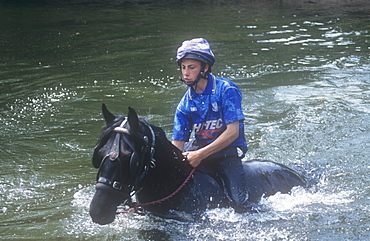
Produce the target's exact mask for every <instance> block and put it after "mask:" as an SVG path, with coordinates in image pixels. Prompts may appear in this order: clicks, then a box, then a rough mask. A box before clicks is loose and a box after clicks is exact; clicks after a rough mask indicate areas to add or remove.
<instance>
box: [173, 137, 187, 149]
mask: <svg viewBox="0 0 370 241" xmlns="http://www.w3.org/2000/svg"><path fill="white" fill-rule="evenodd" d="M172 144H173V145H174V146H176V147H177V148H179V149H180V151H183V150H184V144H185V141H177V140H173V141H172Z"/></svg>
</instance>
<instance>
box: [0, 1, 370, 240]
mask: <svg viewBox="0 0 370 241" xmlns="http://www.w3.org/2000/svg"><path fill="white" fill-rule="evenodd" d="M9 2H11V1H0V26H1V27H0V60H1V61H0V76H1V77H0V142H1V146H0V164H1V171H0V238H1V239H2V240H44V239H45V240H369V238H370V218H369V216H370V209H369V203H370V189H369V187H370V178H369V175H370V163H369V161H368V158H369V156H370V144H369V140H370V129H369V119H370V118H369V117H370V116H369V115H370V57H369V52H370V43H369V40H370V38H369V30H370V17H369V16H370V14H369V13H370V7H369V4H368V3H367V2H366V1H345V0H343V1H337V2H339V3H336V4H334V3H333V2H334V1H284V0H282V1H267V0H261V1H233V2H232V3H230V2H228V3H227V4H226V3H225V1H204V2H200V3H199V2H196V1H194V2H192V3H189V2H186V1H184V2H180V1H179V3H173V2H171V4H167V3H166V1H132V2H128V1H118V0H116V1H110V3H109V4H104V3H99V1H90V2H93V3H86V2H89V1H81V2H85V3H83V4H78V3H76V2H77V1H57V0H55V1H50V2H48V3H45V2H47V1H34V3H33V4H29V3H27V1H13V3H9ZM14 2H15V3H14ZM63 2H69V4H65V3H63ZM101 2H104V1H101ZM175 2H176V1H175ZM246 2H247V3H246ZM193 37H204V38H206V39H207V40H208V41H209V42H210V43H211V46H212V48H213V50H214V53H215V55H216V58H217V60H216V64H215V66H214V68H213V73H214V74H215V75H218V76H222V77H226V78H230V79H231V80H233V81H234V82H235V83H237V84H238V86H239V87H240V89H241V91H242V93H243V96H244V99H243V108H244V112H245V117H246V121H245V124H246V130H245V136H246V139H247V140H248V143H249V152H248V154H247V158H246V159H252V158H262V159H271V160H275V161H277V162H280V163H284V164H286V165H289V166H293V167H296V168H298V169H300V170H301V171H304V172H306V173H308V174H309V175H310V176H311V177H314V178H315V179H316V180H317V181H318V184H317V185H316V186H314V187H312V188H311V189H308V190H305V189H302V188H295V189H294V190H293V191H292V193H291V195H286V194H284V195H283V194H277V195H275V196H273V197H270V198H266V199H263V201H262V203H263V205H265V207H266V211H265V212H262V213H257V214H236V213H234V212H233V210H232V209H214V210H209V211H208V212H207V213H206V214H205V215H204V217H203V219H202V220H201V221H197V222H195V221H194V222H177V221H173V220H163V219H159V218H155V217H150V216H146V215H144V216H141V215H134V214H127V215H119V216H117V219H116V221H115V222H113V223H112V224H110V225H106V226H99V225H97V224H94V223H92V221H91V220H90V217H89V214H88V206H89V202H90V200H91V198H92V196H93V193H94V184H95V175H96V172H97V170H96V169H94V168H93V167H92V165H91V156H92V150H93V147H94V145H95V144H96V141H97V138H98V136H99V133H100V129H101V127H102V126H103V124H104V123H103V119H102V116H101V104H102V103H106V104H107V106H108V108H109V109H110V110H111V111H112V112H114V113H117V114H125V113H126V111H127V107H128V106H131V107H133V108H135V109H136V110H137V112H138V113H139V114H140V115H142V116H145V117H146V118H147V119H148V120H149V122H151V123H153V124H155V125H158V126H161V127H162V128H163V129H164V130H165V131H166V132H167V134H168V137H170V136H171V129H172V120H173V114H174V110H175V107H176V105H177V102H178V101H179V99H180V98H181V96H182V94H183V92H184V91H185V87H184V86H183V84H181V83H180V82H179V81H178V79H179V71H178V69H177V66H176V64H175V63H174V56H175V51H176V49H177V47H178V46H179V45H180V44H181V42H182V41H183V40H185V39H190V38H193Z"/></svg>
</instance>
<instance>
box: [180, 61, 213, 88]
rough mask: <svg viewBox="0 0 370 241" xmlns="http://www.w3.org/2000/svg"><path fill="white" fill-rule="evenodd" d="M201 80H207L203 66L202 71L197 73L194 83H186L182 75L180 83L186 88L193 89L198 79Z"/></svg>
mask: <svg viewBox="0 0 370 241" xmlns="http://www.w3.org/2000/svg"><path fill="white" fill-rule="evenodd" d="M202 78H203V79H208V75H207V72H204V67H203V66H202V70H201V71H200V72H199V74H198V76H197V78H196V79H195V80H194V81H192V82H186V81H185V80H184V78H183V77H182V75H181V78H180V81H182V82H184V83H185V84H186V85H187V86H188V87H193V86H195V85H197V84H198V82H199V81H200V79H202Z"/></svg>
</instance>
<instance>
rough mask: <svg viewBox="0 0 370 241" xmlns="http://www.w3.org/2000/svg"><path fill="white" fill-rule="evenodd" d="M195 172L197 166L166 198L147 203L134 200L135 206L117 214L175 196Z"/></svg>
mask: <svg viewBox="0 0 370 241" xmlns="http://www.w3.org/2000/svg"><path fill="white" fill-rule="evenodd" d="M194 172H195V168H193V170H191V172H190V173H189V176H188V177H187V178H186V179H185V181H184V182H183V183H182V184H181V185H180V186H179V187H178V188H177V189H176V190H175V191H174V192H173V193H171V194H170V195H168V196H167V197H164V198H162V199H159V200H156V201H152V202H147V203H137V202H134V203H133V206H134V207H133V208H130V209H129V210H127V211H119V212H116V214H120V213H130V212H133V211H136V210H138V209H139V207H145V206H148V205H153V204H157V203H160V202H164V201H166V200H168V199H170V198H172V197H173V196H175V195H176V194H177V193H178V192H179V191H180V190H181V189H182V188H183V187H184V186H185V185H186V183H188V181H189V180H190V178H191V176H192V175H193V174H194Z"/></svg>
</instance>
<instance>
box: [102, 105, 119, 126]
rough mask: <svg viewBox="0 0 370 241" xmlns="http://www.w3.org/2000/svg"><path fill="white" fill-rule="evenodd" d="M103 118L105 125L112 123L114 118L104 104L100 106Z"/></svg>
mask: <svg viewBox="0 0 370 241" xmlns="http://www.w3.org/2000/svg"><path fill="white" fill-rule="evenodd" d="M102 111H103V116H104V119H105V122H106V123H107V124H109V123H112V122H113V121H114V119H116V117H115V116H114V115H113V114H112V113H111V112H110V111H109V110H108V109H107V107H106V106H105V104H104V103H103V105H102Z"/></svg>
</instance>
